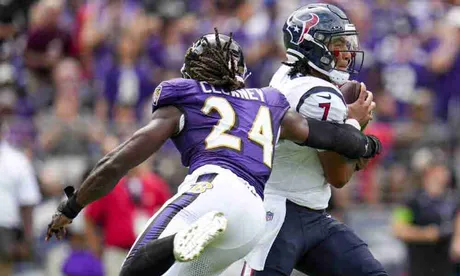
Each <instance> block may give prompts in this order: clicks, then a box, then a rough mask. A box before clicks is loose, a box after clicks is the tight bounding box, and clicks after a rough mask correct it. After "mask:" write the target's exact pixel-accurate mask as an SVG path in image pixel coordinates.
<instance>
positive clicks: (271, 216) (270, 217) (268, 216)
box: [265, 211, 275, 221]
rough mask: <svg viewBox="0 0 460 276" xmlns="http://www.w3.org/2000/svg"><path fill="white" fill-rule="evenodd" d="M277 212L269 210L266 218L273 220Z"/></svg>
mask: <svg viewBox="0 0 460 276" xmlns="http://www.w3.org/2000/svg"><path fill="white" fill-rule="evenodd" d="M274 215H275V214H274V213H273V212H270V211H267V213H266V215H265V220H266V221H271V220H272V219H273V216H274Z"/></svg>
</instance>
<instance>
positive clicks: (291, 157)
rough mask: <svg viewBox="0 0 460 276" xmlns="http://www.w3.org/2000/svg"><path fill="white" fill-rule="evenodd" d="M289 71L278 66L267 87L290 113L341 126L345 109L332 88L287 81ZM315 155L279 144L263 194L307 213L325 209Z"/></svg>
mask: <svg viewBox="0 0 460 276" xmlns="http://www.w3.org/2000/svg"><path fill="white" fill-rule="evenodd" d="M289 70H290V67H289V66H286V65H283V66H281V67H280V68H279V69H278V71H277V72H276V73H275V75H274V76H273V78H272V80H271V82H270V86H272V87H275V88H277V89H278V90H280V91H281V92H282V93H283V94H284V95H285V96H286V98H287V100H288V102H289V104H290V105H291V109H292V110H295V111H297V112H299V113H300V114H301V115H302V116H304V117H309V118H314V119H318V120H327V121H331V122H336V123H344V121H345V119H346V118H347V105H346V103H345V100H344V98H343V95H342V93H341V92H340V90H339V89H338V88H337V87H336V86H334V85H333V84H332V83H330V82H327V81H325V80H323V79H320V78H316V77H312V76H299V77H293V78H291V77H289V76H288V72H289ZM317 152H318V150H316V149H313V148H309V147H304V146H299V145H297V144H295V143H293V142H291V141H287V140H284V141H280V142H279V144H278V145H277V147H276V151H275V158H274V163H273V171H272V174H271V176H270V179H269V180H268V183H267V184H266V186H265V194H274V195H281V196H284V197H286V198H287V199H289V200H290V201H292V202H294V203H296V204H298V205H301V206H306V207H308V208H311V209H316V210H319V209H325V208H327V206H328V202H329V199H330V197H331V188H330V185H329V184H328V183H327V181H326V179H325V177H324V172H323V169H322V166H321V163H320V160H319V158H318V154H317Z"/></svg>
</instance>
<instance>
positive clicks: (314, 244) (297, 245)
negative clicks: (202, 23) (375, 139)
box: [242, 4, 387, 276]
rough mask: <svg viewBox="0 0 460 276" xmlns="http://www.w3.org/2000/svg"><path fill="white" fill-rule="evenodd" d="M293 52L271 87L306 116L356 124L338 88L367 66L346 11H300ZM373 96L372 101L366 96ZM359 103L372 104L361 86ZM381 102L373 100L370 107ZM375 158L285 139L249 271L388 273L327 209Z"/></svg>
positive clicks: (290, 29)
mask: <svg viewBox="0 0 460 276" xmlns="http://www.w3.org/2000/svg"><path fill="white" fill-rule="evenodd" d="M283 32H284V44H285V47H286V54H287V57H288V60H287V62H285V63H284V64H283V65H282V66H281V67H280V68H279V70H278V71H277V72H276V73H275V75H274V76H273V78H272V80H271V83H270V85H271V86H273V87H275V88H277V89H279V90H280V91H281V92H282V93H283V94H284V95H285V96H286V98H287V99H288V101H289V103H290V105H291V109H295V111H297V112H298V113H300V114H301V115H303V116H304V117H309V118H316V119H318V120H327V121H333V122H337V123H349V124H352V125H354V126H355V127H357V128H361V126H364V125H365V124H367V122H368V121H369V120H370V119H371V116H372V115H371V113H369V117H368V118H366V119H365V120H363V121H361V122H357V121H356V120H347V117H348V115H350V113H352V112H354V106H353V105H349V106H347V104H346V102H345V100H344V97H343V95H342V93H341V91H340V90H339V89H338V87H339V86H340V85H343V84H344V83H345V82H346V81H348V79H349V76H350V74H353V73H357V72H359V70H360V67H361V65H362V61H363V52H361V51H359V50H358V34H357V32H356V29H355V27H354V25H353V24H351V22H350V20H349V19H348V17H347V16H346V14H345V13H344V12H343V11H342V10H340V9H339V8H337V7H336V6H333V5H328V4H311V5H307V6H304V7H302V8H300V9H298V10H296V11H295V12H293V13H292V14H291V15H290V17H289V18H288V20H287V21H286V24H285V25H284V27H283ZM366 98H367V99H366ZM358 101H372V93H370V92H368V91H366V87H365V85H364V84H361V93H360V96H359V99H358ZM373 108H375V103H372V104H370V105H369V111H370V112H371V110H372V109H373ZM366 162H367V160H364V159H361V160H349V159H346V158H344V157H343V156H340V155H338V154H336V153H333V152H329V151H319V150H316V149H313V148H307V147H300V146H299V145H297V144H296V143H292V142H290V141H281V142H280V143H279V144H278V146H277V148H276V154H275V159H274V169H273V171H272V174H271V177H270V179H269V181H268V183H267V185H266V187H265V192H264V196H265V199H264V204H265V208H266V211H267V215H266V220H267V225H268V226H267V227H268V228H267V230H266V235H265V237H263V238H262V242H261V243H260V244H259V245H258V246H257V247H256V249H255V250H254V251H253V252H251V253H250V254H249V255H248V256H247V258H246V262H247V263H246V265H245V267H244V268H243V273H242V275H257V276H260V275H264V276H265V275H291V272H292V271H293V269H294V268H295V269H297V270H299V271H302V272H304V273H306V274H308V275H329V276H336V275H337V276H338V275H353V276H360V275H379V276H381V275H387V273H386V272H385V270H384V268H383V267H382V265H381V264H380V263H379V262H378V261H377V260H376V259H375V258H374V257H373V256H372V254H371V252H370V251H369V249H368V247H367V245H366V244H365V243H364V242H363V241H362V240H361V239H360V238H359V237H358V236H357V235H356V234H355V233H354V232H353V231H352V230H351V229H350V228H349V227H348V226H346V225H345V224H342V223H341V222H339V221H337V220H335V219H334V218H332V217H331V216H330V215H328V214H327V213H326V212H325V209H326V208H327V206H328V202H329V199H330V197H331V188H330V185H333V186H334V187H337V188H341V187H343V186H344V185H345V184H346V183H347V182H348V180H349V179H350V177H351V176H352V174H353V172H354V171H355V170H356V169H359V168H362V167H363V166H364V165H365V164H366Z"/></svg>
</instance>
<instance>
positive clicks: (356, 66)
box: [327, 33, 364, 74]
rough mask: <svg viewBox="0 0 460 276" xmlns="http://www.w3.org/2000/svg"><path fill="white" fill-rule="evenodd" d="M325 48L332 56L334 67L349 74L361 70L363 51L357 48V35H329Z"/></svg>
mask: <svg viewBox="0 0 460 276" xmlns="http://www.w3.org/2000/svg"><path fill="white" fill-rule="evenodd" d="M327 49H328V50H329V52H330V53H331V55H332V57H333V58H334V69H336V70H339V71H344V72H347V73H350V74H357V73H359V72H360V71H361V68H362V66H363V62H364V52H363V51H360V50H359V43H358V35H357V34H356V33H352V34H338V35H331V36H330V39H329V41H328V43H327Z"/></svg>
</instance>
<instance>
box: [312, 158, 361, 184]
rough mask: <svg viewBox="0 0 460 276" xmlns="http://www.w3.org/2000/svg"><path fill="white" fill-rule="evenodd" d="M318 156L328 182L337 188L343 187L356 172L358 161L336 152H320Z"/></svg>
mask: <svg viewBox="0 0 460 276" xmlns="http://www.w3.org/2000/svg"><path fill="white" fill-rule="evenodd" d="M318 157H319V159H320V161H321V166H322V167H323V171H324V175H325V177H326V180H327V182H328V183H329V184H331V185H332V186H334V187H335V188H338V189H340V188H343V187H344V186H345V185H346V184H347V183H348V181H349V180H350V178H351V177H352V176H353V173H354V172H355V168H356V161H355V160H350V159H346V158H344V157H343V156H341V155H340V154H338V153H336V152H332V151H325V152H319V153H318Z"/></svg>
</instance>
